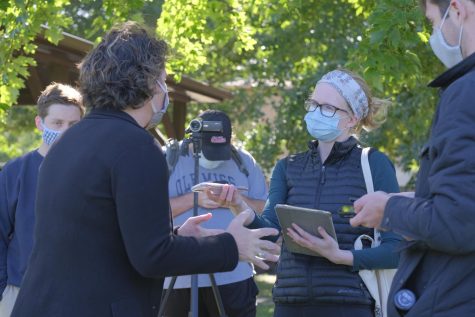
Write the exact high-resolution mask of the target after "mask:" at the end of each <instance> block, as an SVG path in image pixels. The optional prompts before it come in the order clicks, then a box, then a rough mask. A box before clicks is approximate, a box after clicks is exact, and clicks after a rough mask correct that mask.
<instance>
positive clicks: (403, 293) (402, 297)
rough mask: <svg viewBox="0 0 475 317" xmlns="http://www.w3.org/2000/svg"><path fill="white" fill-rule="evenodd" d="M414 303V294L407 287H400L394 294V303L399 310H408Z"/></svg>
mask: <svg viewBox="0 0 475 317" xmlns="http://www.w3.org/2000/svg"><path fill="white" fill-rule="evenodd" d="M415 303H416V295H415V294H414V293H413V292H412V291H410V290H408V289H402V290H400V291H398V292H397V293H396V294H395V295H394V304H395V305H396V307H397V308H399V309H400V310H409V309H411V307H412V306H414V304H415Z"/></svg>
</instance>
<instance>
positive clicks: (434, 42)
mask: <svg viewBox="0 0 475 317" xmlns="http://www.w3.org/2000/svg"><path fill="white" fill-rule="evenodd" d="M449 11H450V6H449V7H448V8H447V11H445V14H444V16H443V17H442V22H441V23H440V26H439V27H436V28H434V31H433V33H432V35H431V37H430V39H429V43H430V46H431V48H432V51H433V52H434V54H435V56H437V58H438V59H439V60H440V61H441V62H442V63H444V65H445V67H447V68H451V67H453V66H455V65H457V64H458V63H460V62H461V61H462V60H463V55H462V34H463V25H462V26H461V27H460V31H459V42H458V45H455V46H451V45H450V44H449V43H447V41H446V40H445V38H444V34H443V33H442V26H443V25H444V23H445V21H446V20H447V16H448V14H449Z"/></svg>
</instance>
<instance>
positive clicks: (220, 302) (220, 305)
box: [208, 273, 226, 317]
mask: <svg viewBox="0 0 475 317" xmlns="http://www.w3.org/2000/svg"><path fill="white" fill-rule="evenodd" d="M208 275H209V279H210V281H211V287H212V289H213V294H214V299H215V300H216V306H218V312H219V316H221V317H226V312H225V311H224V305H223V300H222V299H221V294H220V293H219V289H218V286H217V285H216V279H215V278H214V274H213V273H210V274H208Z"/></svg>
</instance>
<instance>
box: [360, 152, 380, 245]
mask: <svg viewBox="0 0 475 317" xmlns="http://www.w3.org/2000/svg"><path fill="white" fill-rule="evenodd" d="M369 151H371V148H370V147H365V148H364V149H363V151H362V152H361V168H362V170H363V176H364V181H365V183H366V191H367V192H368V193H374V185H373V176H372V174H371V167H370V166H369ZM374 241H375V243H376V245H380V244H381V233H380V232H379V230H376V229H374Z"/></svg>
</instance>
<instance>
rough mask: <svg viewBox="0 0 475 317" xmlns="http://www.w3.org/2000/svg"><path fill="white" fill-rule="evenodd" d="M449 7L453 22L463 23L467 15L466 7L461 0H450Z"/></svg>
mask: <svg viewBox="0 0 475 317" xmlns="http://www.w3.org/2000/svg"><path fill="white" fill-rule="evenodd" d="M450 9H451V11H452V12H453V14H449V16H450V15H452V18H453V19H454V22H457V23H458V24H459V25H462V24H463V21H464V20H465V18H466V17H467V7H466V5H465V3H463V1H460V0H452V1H451V2H450Z"/></svg>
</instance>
